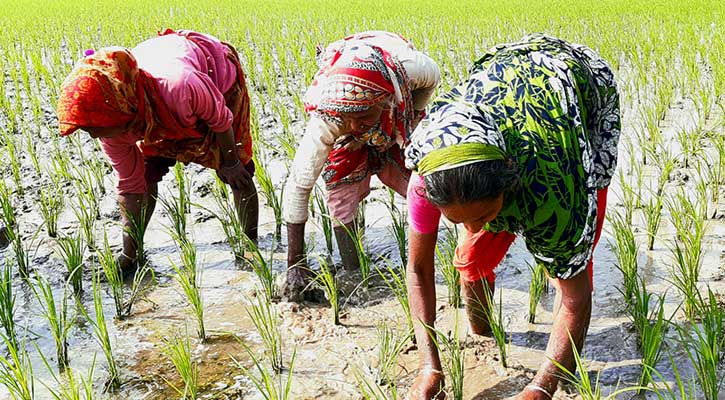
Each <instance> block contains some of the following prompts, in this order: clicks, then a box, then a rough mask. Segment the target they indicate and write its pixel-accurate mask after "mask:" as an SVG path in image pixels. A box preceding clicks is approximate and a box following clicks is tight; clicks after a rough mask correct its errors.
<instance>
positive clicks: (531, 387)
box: [524, 382, 554, 399]
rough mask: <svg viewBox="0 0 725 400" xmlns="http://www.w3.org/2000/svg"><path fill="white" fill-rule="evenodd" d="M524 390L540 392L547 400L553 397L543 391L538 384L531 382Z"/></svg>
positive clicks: (546, 391)
mask: <svg viewBox="0 0 725 400" xmlns="http://www.w3.org/2000/svg"><path fill="white" fill-rule="evenodd" d="M524 389H528V390H532V391H534V392H541V393H543V394H545V395H546V397H548V398H549V399H552V398H553V397H554V396H553V394H552V393H549V391H548V390H546V389H544V388H543V387H541V386H539V385H538V384H536V383H534V382H531V383H529V384H528V385H526V387H525V388H524Z"/></svg>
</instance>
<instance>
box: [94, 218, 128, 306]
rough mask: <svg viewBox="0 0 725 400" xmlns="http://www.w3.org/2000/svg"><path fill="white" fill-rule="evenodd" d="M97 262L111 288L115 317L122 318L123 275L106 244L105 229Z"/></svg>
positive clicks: (109, 247)
mask: <svg viewBox="0 0 725 400" xmlns="http://www.w3.org/2000/svg"><path fill="white" fill-rule="evenodd" d="M98 263H99V264H100V266H101V271H103V275H104V276H105V278H106V282H108V286H109V288H110V289H111V297H113V305H114V307H115V311H116V318H117V319H119V320H121V319H124V318H125V317H126V313H125V306H124V302H123V293H124V289H123V287H124V285H123V277H122V276H121V269H120V268H119V266H118V262H116V257H115V256H114V254H113V250H111V246H110V245H109V244H108V235H107V233H106V232H105V231H104V232H103V248H101V249H99V250H98Z"/></svg>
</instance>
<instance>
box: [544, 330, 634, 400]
mask: <svg viewBox="0 0 725 400" xmlns="http://www.w3.org/2000/svg"><path fill="white" fill-rule="evenodd" d="M569 340H570V342H571V346H572V352H573V353H574V367H573V368H572V370H569V369H568V368H567V367H565V366H564V365H562V364H560V363H559V362H558V361H556V360H554V359H552V360H551V362H552V363H554V365H556V366H557V368H559V370H560V371H561V375H562V378H563V379H564V380H566V381H567V382H569V383H570V384H571V385H572V386H574V389H575V390H576V391H577V393H578V394H579V396H581V398H582V400H610V399H611V400H614V399H616V398H617V396H619V395H621V394H622V393H627V392H632V391H640V390H642V389H646V388H642V387H639V386H632V387H625V388H622V389H616V390H614V391H612V392H611V393H609V395H607V396H605V395H604V394H603V393H602V386H601V385H600V384H599V373H597V378H596V380H595V381H594V382H592V381H591V378H590V377H589V372H588V368H587V366H586V363H585V360H584V358H582V356H581V355H580V354H579V351H578V350H577V347H576V344H575V343H574V339H572V337H571V334H570V335H569Z"/></svg>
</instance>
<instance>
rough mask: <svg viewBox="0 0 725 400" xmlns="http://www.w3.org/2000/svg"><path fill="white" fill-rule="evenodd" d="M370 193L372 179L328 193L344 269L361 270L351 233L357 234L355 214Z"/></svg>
mask: <svg viewBox="0 0 725 400" xmlns="http://www.w3.org/2000/svg"><path fill="white" fill-rule="evenodd" d="M368 193H370V177H369V176H368V177H367V178H365V179H363V180H362V181H360V182H356V183H351V184H343V185H339V186H337V187H336V188H334V189H329V190H328V191H327V207H328V208H329V210H330V216H331V217H332V229H333V231H334V232H335V239H336V240H337V248H338V250H339V251H340V259H341V260H342V266H343V268H345V269H347V270H351V271H355V270H358V269H360V261H359V259H358V254H357V244H356V243H355V240H354V239H353V238H352V237H351V236H350V232H357V229H358V226H357V224H356V223H355V213H356V212H357V207H358V205H359V204H360V200H362V199H363V198H365V196H367V195H368Z"/></svg>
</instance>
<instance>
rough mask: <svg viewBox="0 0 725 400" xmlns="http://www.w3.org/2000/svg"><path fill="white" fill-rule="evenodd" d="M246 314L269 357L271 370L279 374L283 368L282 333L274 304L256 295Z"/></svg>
mask: <svg viewBox="0 0 725 400" xmlns="http://www.w3.org/2000/svg"><path fill="white" fill-rule="evenodd" d="M247 315H249V318H250V319H251V320H252V322H253V323H254V326H255V327H256V328H257V332H259V336H260V337H261V338H262V344H264V349H265V351H266V353H267V358H269V361H270V364H271V365H272V370H273V371H274V372H275V373H277V374H279V373H280V372H282V369H283V368H284V364H283V360H282V334H281V332H280V327H279V325H280V318H279V315H278V314H277V311H276V310H275V309H274V306H273V305H272V304H271V303H269V302H268V301H266V300H265V299H264V298H262V297H257V300H256V302H253V303H252V308H251V311H250V310H249V309H247Z"/></svg>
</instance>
